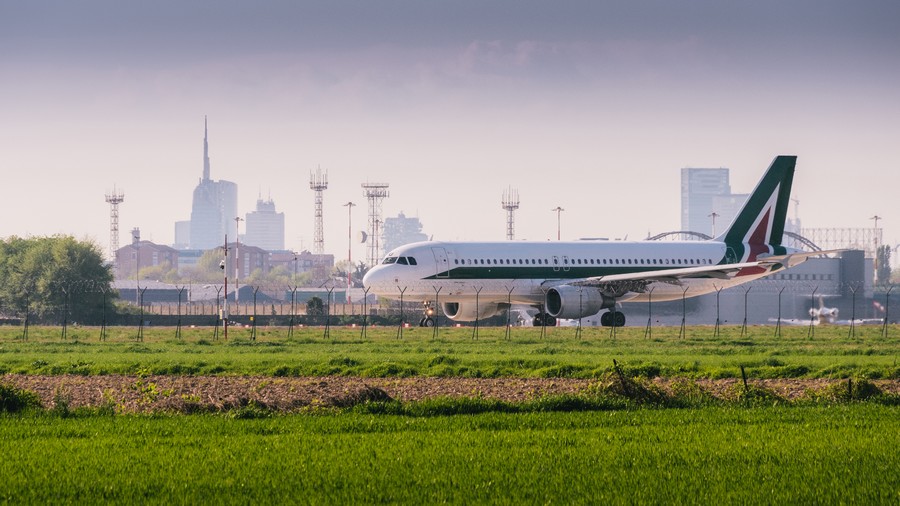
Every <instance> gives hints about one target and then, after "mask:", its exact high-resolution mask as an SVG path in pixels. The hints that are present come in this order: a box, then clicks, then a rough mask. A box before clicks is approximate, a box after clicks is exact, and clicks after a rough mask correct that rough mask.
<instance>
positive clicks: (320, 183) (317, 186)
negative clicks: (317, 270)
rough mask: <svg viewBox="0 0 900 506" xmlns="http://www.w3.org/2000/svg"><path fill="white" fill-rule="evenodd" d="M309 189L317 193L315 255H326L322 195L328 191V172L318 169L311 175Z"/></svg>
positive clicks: (314, 229)
mask: <svg viewBox="0 0 900 506" xmlns="http://www.w3.org/2000/svg"><path fill="white" fill-rule="evenodd" d="M309 188H310V189H311V190H312V191H314V192H315V215H314V222H313V253H315V254H316V255H322V254H324V253H325V225H324V224H323V222H322V193H323V192H324V191H325V190H327V189H328V172H327V171H326V172H325V173H324V174H323V173H322V169H321V168H317V169H316V172H315V173H312V172H310V173H309Z"/></svg>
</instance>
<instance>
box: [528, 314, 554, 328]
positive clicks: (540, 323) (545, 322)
mask: <svg viewBox="0 0 900 506" xmlns="http://www.w3.org/2000/svg"><path fill="white" fill-rule="evenodd" d="M532 324H533V325H534V326H535V327H555V326H556V318H554V317H552V316H550V315H548V314H547V313H538V314H536V315H534V320H532Z"/></svg>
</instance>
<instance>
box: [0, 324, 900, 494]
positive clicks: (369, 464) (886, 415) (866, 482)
mask: <svg viewBox="0 0 900 506" xmlns="http://www.w3.org/2000/svg"><path fill="white" fill-rule="evenodd" d="M880 330H881V329H880V328H861V329H858V331H857V334H856V336H855V337H853V338H851V337H848V335H847V329H846V328H819V329H816V334H815V337H814V338H812V339H810V338H807V329H805V328H788V329H784V333H783V336H782V337H779V338H775V337H773V336H772V333H773V330H772V329H771V328H765V327H758V328H751V329H750V336H749V337H747V336H744V337H741V336H740V329H739V328H734V327H728V328H725V329H724V331H723V333H722V335H720V336H717V337H714V336H713V329H711V328H707V327H693V328H690V329H688V335H687V337H686V338H684V339H681V338H679V336H678V329H677V328H676V329H671V328H657V329H654V333H653V338H652V339H646V338H645V337H644V331H643V329H638V328H625V329H619V330H618V332H617V334H616V337H615V338H612V337H611V336H610V335H609V332H608V330H603V329H584V332H583V334H582V335H581V337H580V338H576V337H575V329H572V328H553V329H548V330H547V333H546V335H545V336H543V337H542V336H541V333H540V330H539V329H532V328H527V329H513V332H512V336H511V339H510V340H506V339H505V332H504V329H502V328H501V329H496V328H484V329H480V330H479V333H478V338H477V339H473V331H472V329H471V328H461V329H441V330H440V333H439V335H438V337H437V338H436V339H435V338H434V337H433V331H432V330H431V329H405V330H404V332H403V336H402V338H398V335H397V329H396V328H378V329H375V328H373V329H369V331H368V333H367V336H366V337H365V338H364V339H363V338H361V336H360V330H359V329H348V328H333V329H331V332H330V336H328V338H325V337H323V329H321V328H316V329H302V330H297V331H295V335H294V337H293V338H291V339H288V338H287V332H286V329H259V332H258V338H257V340H255V341H251V340H250V339H249V332H248V331H247V330H245V329H236V328H235V329H232V331H231V332H230V335H229V337H230V339H229V340H228V341H225V340H224V339H223V338H222V336H221V335H220V337H219V339H218V340H215V339H214V338H213V334H212V331H211V329H185V330H184V334H183V337H182V338H181V339H176V338H175V337H174V329H171V328H152V329H147V330H145V333H144V340H143V341H141V342H138V341H137V340H136V339H135V337H136V329H134V328H112V329H111V330H110V335H109V338H108V340H107V341H103V342H101V341H99V340H98V336H99V331H98V329H94V328H70V329H68V336H67V339H65V340H63V339H61V337H60V329H59V328H47V327H42V328H32V329H31V331H30V334H29V339H28V340H27V341H23V340H22V339H21V328H0V373H16V374H42V375H43V374H49V375H60V374H80V375H100V374H113V373H124V374H135V375H146V374H176V375H182V374H204V375H264V376H265V375H268V376H286V375H354V376H363V377H391V376H416V375H430V376H483V377H497V376H509V377H531V376H543V377H598V378H599V377H609V376H608V374H609V372H610V371H611V370H612V369H613V360H616V361H617V362H618V363H619V364H620V365H621V366H622V371H623V372H624V373H625V374H627V375H629V376H642V377H652V376H656V375H662V376H671V377H683V378H722V377H739V376H740V367H741V366H744V367H745V368H746V370H747V372H748V374H749V376H751V377H757V378H763V377H765V378H770V377H775V378H777V377H806V378H817V377H829V378H854V379H855V380H856V381H854V383H853V384H854V385H858V386H859V385H862V386H863V387H865V386H866V383H865V382H861V381H859V380H860V379H865V378H869V379H877V378H893V379H897V378H900V366H898V357H900V337H898V334H900V331H898V330H900V329H896V328H891V329H889V334H888V337H887V338H883V337H882V336H881V332H880ZM689 384H690V383H686V385H688V391H686V392H684V393H683V394H682V396H681V397H678V398H677V399H674V400H672V401H669V402H663V403H657V404H653V403H650V404H644V405H643V407H641V406H642V404H641V403H640V402H631V401H630V400H629V399H628V398H623V397H616V396H615V395H613V396H610V394H599V396H598V397H596V398H592V397H580V398H563V397H561V398H547V399H536V400H534V401H531V402H530V403H523V404H522V405H512V404H509V403H497V402H494V401H490V400H482V399H461V400H449V399H436V400H433V401H422V402H418V403H397V402H393V403H379V402H374V403H363V404H358V405H356V406H353V407H349V408H344V409H311V410H307V411H306V412H302V413H295V414H276V413H273V412H271V411H268V410H265V409H259V408H257V407H254V406H252V405H251V406H247V407H246V408H241V409H238V410H231V411H225V412H222V413H218V414H194V415H176V414H155V415H145V416H141V415H124V414H114V412H115V410H114V409H112V408H109V409H106V408H103V407H101V408H91V409H76V410H72V411H70V410H68V409H58V408H59V406H57V407H56V408H51V407H49V406H48V407H47V408H46V409H31V410H28V409H26V410H25V411H24V412H22V413H18V414H10V413H6V414H3V413H0V455H2V456H3V458H0V502H12V503H48V502H51V503H68V502H79V503H86V502H90V503H96V502H115V503H135V502H140V503H163V502H165V503H171V502H175V503H211V504H219V503H249V502H254V503H256V502H258V503H266V504H270V503H307V504H323V503H324V504H346V503H384V502H391V503H416V504H421V503H437V502H452V503H466V504H469V503H504V504H522V503H526V504H534V503H551V502H553V503H599V504H605V503H620V504H621V503H628V504H633V503H691V504H697V503H713V502H716V503H724V504H773V503H775V504H779V503H787V504H810V503H812V504H897V503H898V502H900V473H898V472H897V469H900V452H897V448H900V403H898V402H897V396H896V395H893V396H882V397H875V398H873V400H871V401H866V402H859V401H856V400H850V399H839V398H838V397H839V396H838V397H834V398H830V397H827V396H825V397H821V398H811V399H807V400H804V401H802V402H793V403H785V402H783V400H779V399H774V400H773V399H771V398H768V397H766V396H765V392H762V396H761V397H754V396H750V397H747V398H746V399H741V398H738V399H737V400H732V401H728V402H722V401H716V402H709V401H708V400H705V399H704V398H699V399H694V400H692V397H691V395H692V392H693V391H691V390H690V387H689ZM842 385H843V383H842V384H841V386H838V387H837V388H838V389H840V388H843V387H842ZM5 392H6V393H4V394H3V395H7V396H10V395H15V394H14V393H12V391H11V390H6V391H5ZM753 392H754V391H750V392H749V393H750V394H753ZM832 393H838V390H835V391H834V392H832ZM754 395H755V394H754ZM701 397H702V396H701ZM648 406H653V407H648ZM679 406H680V407H679ZM684 406H691V408H690V409H688V408H685V407H684ZM573 410H574V411H573ZM0 411H3V410H2V409H0ZM8 411H13V410H12V409H8Z"/></svg>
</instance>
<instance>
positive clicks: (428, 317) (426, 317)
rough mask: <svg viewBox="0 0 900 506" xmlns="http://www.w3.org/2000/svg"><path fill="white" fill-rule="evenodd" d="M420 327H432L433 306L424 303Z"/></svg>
mask: <svg viewBox="0 0 900 506" xmlns="http://www.w3.org/2000/svg"><path fill="white" fill-rule="evenodd" d="M419 326H420V327H434V306H432V305H431V303H430V302H426V303H425V309H424V314H423V315H422V319H421V320H419Z"/></svg>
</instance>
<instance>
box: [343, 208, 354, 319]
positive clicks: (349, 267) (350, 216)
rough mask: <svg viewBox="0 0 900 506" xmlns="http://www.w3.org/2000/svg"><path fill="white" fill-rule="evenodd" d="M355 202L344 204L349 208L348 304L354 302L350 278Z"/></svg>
mask: <svg viewBox="0 0 900 506" xmlns="http://www.w3.org/2000/svg"><path fill="white" fill-rule="evenodd" d="M355 205H356V204H354V203H353V202H347V203H346V204H344V207H346V208H347V303H348V304H351V303H352V302H353V301H352V300H351V299H350V286H351V282H350V276H351V275H352V272H353V255H352V246H353V206H355Z"/></svg>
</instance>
